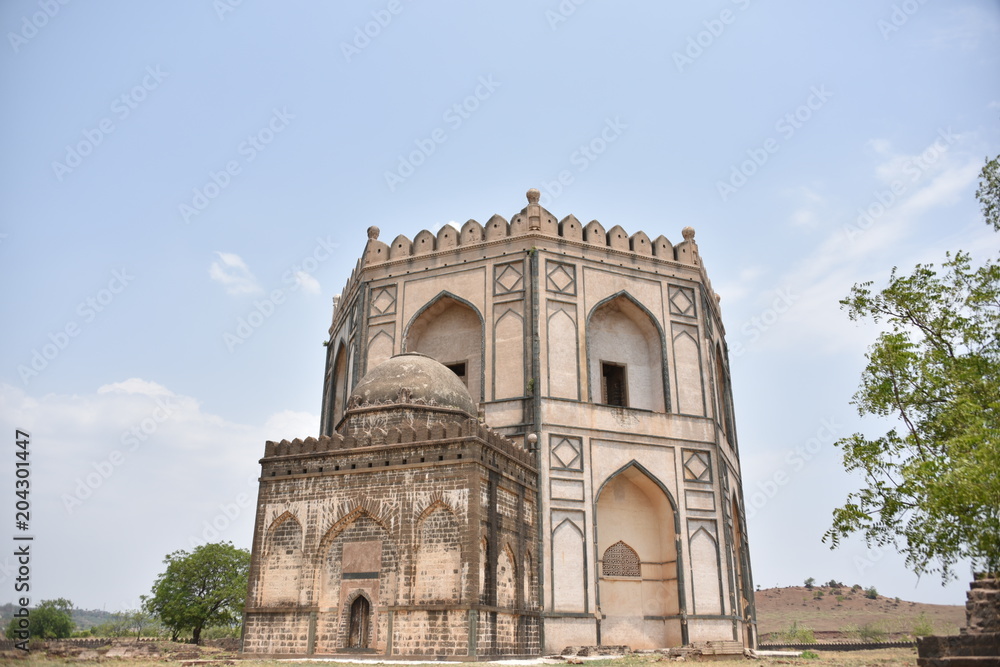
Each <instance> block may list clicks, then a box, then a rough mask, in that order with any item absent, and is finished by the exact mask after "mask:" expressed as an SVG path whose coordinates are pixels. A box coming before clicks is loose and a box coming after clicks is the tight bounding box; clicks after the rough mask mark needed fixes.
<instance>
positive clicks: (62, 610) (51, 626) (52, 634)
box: [7, 598, 74, 639]
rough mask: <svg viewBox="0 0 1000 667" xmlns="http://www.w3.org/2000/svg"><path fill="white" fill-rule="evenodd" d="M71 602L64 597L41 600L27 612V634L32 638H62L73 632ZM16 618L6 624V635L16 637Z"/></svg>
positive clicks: (17, 627)
mask: <svg viewBox="0 0 1000 667" xmlns="http://www.w3.org/2000/svg"><path fill="white" fill-rule="evenodd" d="M72 609H73V603H72V602H70V601H69V600H67V599H65V598H58V599H56V600H42V601H41V602H39V603H38V606H37V607H35V608H34V609H31V610H29V612H28V634H29V635H30V636H31V638H32V639H62V638H64V637H69V636H70V635H71V634H73V627H74V623H73V613H72ZM18 620H19V619H17V618H13V619H11V621H10V624H9V625H8V626H7V637H8V638H10V639H13V638H15V637H17V635H16V634H15V633H16V632H17V630H19V629H21V628H20V626H19V623H18Z"/></svg>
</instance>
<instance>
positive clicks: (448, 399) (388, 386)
mask: <svg viewBox="0 0 1000 667" xmlns="http://www.w3.org/2000/svg"><path fill="white" fill-rule="evenodd" d="M404 389H405V390H406V391H407V392H408V393H409V396H410V400H409V401H407V402H412V401H414V400H416V401H419V402H422V403H427V404H430V405H434V406H436V407H442V408H450V409H454V410H461V411H462V412H465V413H466V414H467V415H469V416H470V417H475V416H476V413H477V412H478V409H477V408H476V403H475V401H473V400H472V396H471V395H470V394H469V390H468V389H466V388H465V385H464V384H462V381H461V380H459V379H458V376H457V375H455V374H454V373H453V372H451V371H450V370H448V368H447V367H445V366H444V365H442V364H440V363H438V362H437V361H435V360H434V359H431V358H430V357H428V356H427V355H424V354H419V353H417V352H406V353H404V354H397V355H396V356H394V357H392V358H390V359H389V360H388V361H383V362H382V363H381V364H379V365H378V366H376V367H375V368H373V369H371V370H370V371H368V373H367V374H366V375H365V376H364V377H363V378H361V381H360V382H358V384H357V386H355V387H354V391H353V392H352V393H351V401H350V404H352V405H356V404H357V403H386V402H389V403H396V402H399V400H400V393H401V391H402V390H404Z"/></svg>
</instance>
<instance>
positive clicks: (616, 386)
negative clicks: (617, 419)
mask: <svg viewBox="0 0 1000 667" xmlns="http://www.w3.org/2000/svg"><path fill="white" fill-rule="evenodd" d="M627 388H628V383H627V382H626V375H625V366H624V364H612V363H608V362H606V361H602V362H601V402H602V403H605V404H607V405H620V406H622V407H628V391H627Z"/></svg>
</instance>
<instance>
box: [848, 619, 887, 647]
mask: <svg viewBox="0 0 1000 667" xmlns="http://www.w3.org/2000/svg"><path fill="white" fill-rule="evenodd" d="M843 633H844V634H845V635H847V636H848V637H851V638H852V639H857V640H858V641H862V642H883V641H885V639H886V637H887V636H888V635H889V633H888V632H887V631H886V629H885V628H884V627H882V625H881V624H879V623H865V624H864V625H848V626H847V627H845V628H844V629H843Z"/></svg>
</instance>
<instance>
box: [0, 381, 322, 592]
mask: <svg viewBox="0 0 1000 667" xmlns="http://www.w3.org/2000/svg"><path fill="white" fill-rule="evenodd" d="M0 426H2V428H4V429H9V432H11V433H13V432H14V429H15V428H17V429H22V430H24V431H27V432H29V433H30V434H31V442H32V446H31V447H32V448H31V457H32V458H31V462H32V470H33V475H37V479H38V480H39V484H40V486H39V488H40V489H42V490H41V491H39V493H37V494H35V495H34V496H33V501H32V502H33V508H32V509H34V510H35V512H33V513H32V514H33V518H34V517H35V516H37V519H35V520H34V521H33V523H32V529H33V530H34V531H36V534H37V535H38V536H39V538H40V539H45V540H47V541H48V542H51V543H52V544H57V543H58V544H60V545H63V546H65V545H75V547H74V548H75V553H76V556H75V558H76V559H77V561H78V563H77V564H78V565H79V569H81V570H83V571H86V572H89V573H90V574H91V575H93V577H92V578H96V579H98V580H101V581H104V582H106V585H104V586H102V587H101V588H100V590H97V589H94V588H93V586H91V585H90V583H88V582H90V581H91V579H92V578H87V580H86V581H84V580H81V579H79V577H73V576H72V574H71V572H70V571H69V570H66V568H64V567H61V566H60V565H61V560H60V559H65V554H66V551H65V549H64V548H59V549H56V548H54V549H48V550H43V551H40V552H39V553H38V555H37V561H36V566H37V567H38V569H39V571H43V572H48V573H49V575H48V576H46V577H45V578H44V580H40V581H39V586H38V588H37V593H36V594H37V596H38V597H39V599H46V598H55V597H60V596H62V597H67V598H69V599H71V600H73V601H74V602H76V603H78V604H79V605H81V606H84V607H87V608H91V607H95V606H96V607H101V606H107V608H108V609H124V608H127V607H128V606H129V605H128V603H127V601H129V600H135V599H137V598H138V596H139V595H140V594H145V593H148V592H149V590H150V587H151V586H152V584H153V581H154V579H155V577H156V575H157V574H158V573H159V572H161V571H162V568H163V564H162V561H163V557H164V556H165V555H166V554H168V553H170V552H172V551H175V550H177V549H186V550H190V549H191V548H193V547H194V546H196V545H197V544H200V543H203V542H207V541H213V542H214V541H220V540H229V541H232V542H233V543H234V544H235V545H236V546H239V547H249V546H250V539H251V535H252V531H253V522H254V514H255V505H256V493H257V488H258V481H257V480H258V476H259V472H260V467H259V465H258V462H257V461H258V459H259V458H260V456H261V455H262V454H263V452H264V443H265V441H266V440H268V439H271V440H274V439H277V440H280V439H283V438H288V439H292V438H305V437H308V436H315V435H317V433H318V431H319V416H318V415H310V414H308V413H301V412H291V411H285V412H279V413H277V414H274V415H272V416H270V417H268V418H267V419H266V420H265V422H264V423H263V424H241V423H236V422H232V421H229V420H227V419H225V418H223V417H220V416H218V415H213V414H210V413H206V412H205V411H204V410H203V409H202V407H201V404H200V402H199V401H198V400H197V399H196V398H194V397H191V396H185V395H182V394H176V393H175V392H173V391H171V390H170V389H169V388H167V387H164V386H163V385H161V384H159V383H157V382H154V381H150V380H145V379H141V378H129V379H127V380H123V381H121V382H115V383H111V384H107V385H104V386H102V387H100V388H98V389H97V390H96V391H94V392H90V393H83V394H58V393H48V394H44V395H37V396H33V395H30V394H27V393H25V391H24V390H22V389H20V388H17V387H13V386H11V385H7V384H2V383H0ZM107 553H127V554H129V557H128V558H127V559H125V560H124V561H123V560H120V559H108V558H106V557H105V556H104V555H103V554H107ZM10 571H13V572H16V569H14V570H10V569H9V568H8V567H7V564H5V563H4V557H3V556H0V586H6V585H7V584H9V583H10V579H9V577H10V576H11V575H10V574H9V572H10ZM4 582H6V583H4ZM95 595H99V596H100V597H95ZM133 606H134V605H133Z"/></svg>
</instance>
